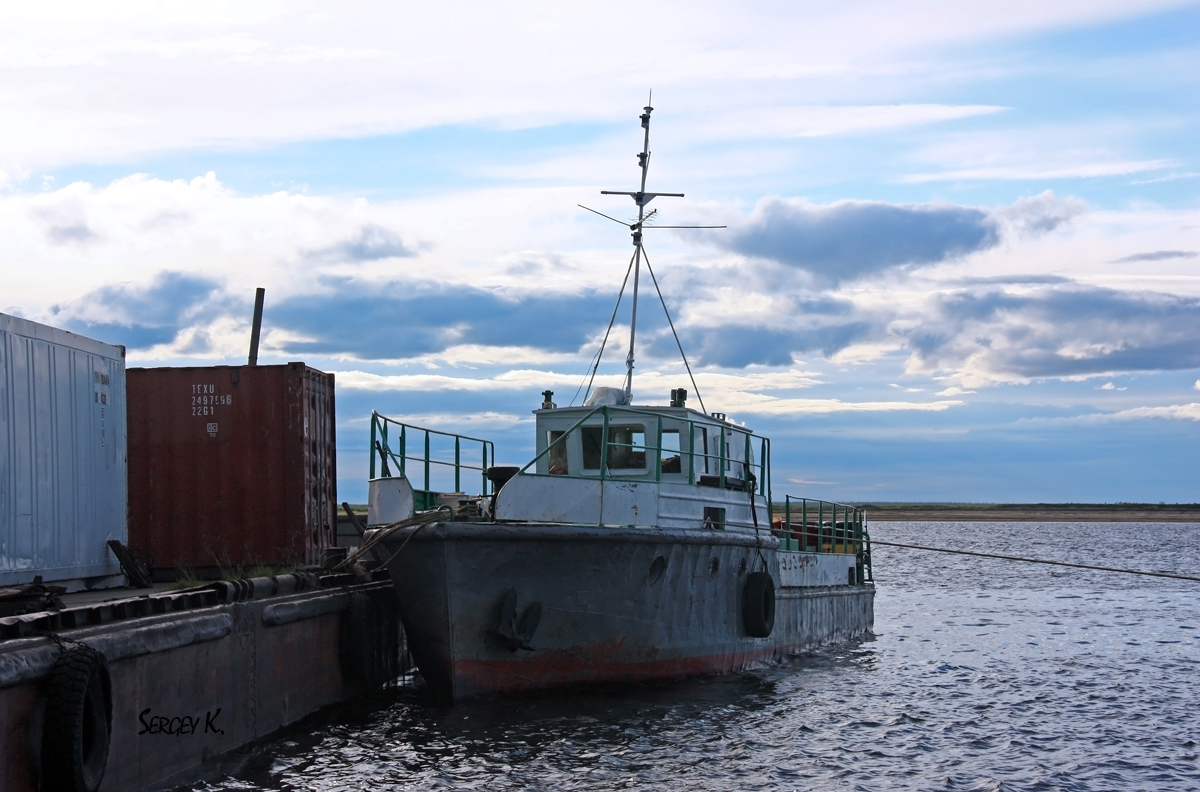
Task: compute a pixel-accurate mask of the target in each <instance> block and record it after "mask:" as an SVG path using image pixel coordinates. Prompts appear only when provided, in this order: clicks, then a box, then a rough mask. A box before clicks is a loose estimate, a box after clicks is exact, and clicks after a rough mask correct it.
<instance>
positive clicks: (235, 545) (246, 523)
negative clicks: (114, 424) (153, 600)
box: [126, 363, 337, 577]
mask: <svg viewBox="0 0 1200 792" xmlns="http://www.w3.org/2000/svg"><path fill="white" fill-rule="evenodd" d="M126 388H127V393H128V405H129V545H130V547H131V548H133V549H134V550H143V551H146V552H148V553H149V554H150V556H151V559H152V563H153V566H154V567H155V569H156V571H157V576H158V577H166V576H168V575H170V574H174V573H177V572H179V571H182V570H190V571H193V572H195V573H197V574H212V573H219V572H222V571H226V570H237V571H241V572H242V573H243V574H244V573H246V572H248V571H250V569H251V568H253V567H255V566H260V565H270V566H286V565H293V564H296V565H303V564H317V563H320V561H321V556H322V553H323V551H324V550H325V549H326V548H328V547H332V546H334V545H336V542H337V533H336V530H337V506H336V504H337V492H336V481H337V470H336V455H335V449H336V442H335V436H334V399H333V375H332V374H326V373H324V372H321V371H317V370H316V369H312V368H309V367H308V366H306V365H305V364H303V363H288V364H286V365H279V366H209V367H195V368H131V369H128V371H127V378H126Z"/></svg>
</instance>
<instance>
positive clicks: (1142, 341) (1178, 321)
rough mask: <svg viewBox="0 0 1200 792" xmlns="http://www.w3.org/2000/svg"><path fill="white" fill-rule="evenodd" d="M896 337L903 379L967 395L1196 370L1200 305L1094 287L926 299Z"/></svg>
mask: <svg viewBox="0 0 1200 792" xmlns="http://www.w3.org/2000/svg"><path fill="white" fill-rule="evenodd" d="M927 311H928V313H927V314H926V315H925V316H923V317H922V318H921V319H920V320H919V321H918V322H917V323H916V324H915V325H914V326H912V327H910V328H907V329H906V330H904V331H903V335H904V337H905V342H906V344H907V346H908V347H909V349H911V350H912V353H913V354H912V357H911V358H910V361H909V370H910V372H926V373H933V372H949V373H951V374H953V375H955V376H957V377H959V378H961V380H962V382H963V383H964V384H966V385H967V386H971V385H973V384H982V383H986V382H1003V381H1010V382H1011V381H1028V380H1030V379H1037V378H1048V377H1080V376H1085V377H1086V376H1095V375H1103V374H1110V373H1116V372H1130V371H1154V370H1180V369H1189V368H1200V345H1198V344H1197V343H1196V339H1197V338H1200V299H1198V298H1194V297H1179V296H1175V295H1167V294H1158V293H1150V292H1121V291H1116V290H1113V289H1105V288H1099V287H1091V286H1081V285H1075V284H1072V285H1069V286H1062V287H1053V286H1049V287H1045V288H1042V289H1039V290H1035V291H1031V292H1028V293H1021V294H1013V293H1009V292H1005V291H1002V290H989V289H984V290H979V291H970V290H965V291H960V292H955V293H952V294H942V295H939V296H937V297H935V298H933V300H932V302H931V304H930V305H929V306H928V307H927Z"/></svg>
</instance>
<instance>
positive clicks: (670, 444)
mask: <svg viewBox="0 0 1200 792" xmlns="http://www.w3.org/2000/svg"><path fill="white" fill-rule="evenodd" d="M659 451H660V453H661V454H662V472H663V473H682V472H683V455H682V453H681V452H680V448H679V430H678V429H663V433H662V443H661V446H660V448H659Z"/></svg>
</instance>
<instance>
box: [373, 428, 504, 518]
mask: <svg viewBox="0 0 1200 792" xmlns="http://www.w3.org/2000/svg"><path fill="white" fill-rule="evenodd" d="M392 430H395V432H394V433H393V431H392ZM410 433H413V434H418V437H417V438H416V439H417V443H418V445H419V446H420V448H421V452H420V453H419V454H410V453H409V434H410ZM435 437H437V438H446V439H447V443H448V442H449V441H453V449H454V450H453V454H454V458H453V461H450V460H446V459H437V458H435V454H434V453H433V442H432V441H433V438H435ZM392 441H395V443H396V445H397V446H398V448H397V449H396V450H393V449H392V447H391V445H390V443H391V442H392ZM476 444H477V445H476ZM464 446H466V447H465V448H464ZM476 447H477V448H478V458H479V460H480V463H479V464H478V465H475V464H471V461H463V454H464V452H467V453H468V455H469V456H472V457H473V456H474V453H473V452H474V450H475V448H476ZM439 450H441V449H439ZM445 450H446V453H449V448H448V447H447V448H446V449H445ZM377 459H379V460H380V461H381V463H382V464H381V466H380V467H381V468H382V469H383V470H385V471H387V475H400V476H404V477H405V478H407V479H408V480H409V481H411V482H414V483H415V480H414V478H413V477H412V476H411V475H409V473H408V463H409V462H415V463H419V464H420V466H421V473H422V486H421V488H420V489H417V487H415V486H414V487H413V493H414V495H415V496H416V504H415V506H416V508H417V509H418V510H421V509H431V508H433V507H434V506H435V505H436V501H437V495H438V493H437V492H434V491H433V489H432V485H431V473H432V471H433V469H434V466H439V467H440V468H452V469H453V471H454V490H453V491H454V492H462V491H463V488H462V479H463V472H464V471H477V472H478V474H479V479H480V490H479V491H480V493H481V494H483V495H488V494H489V492H488V478H487V469H488V466H489V465H490V464H492V463H494V462H495V459H496V446H495V444H494V443H492V441H490V440H482V439H480V438H478V437H468V436H467V435H460V434H454V433H453V432H439V431H438V430H436V429H426V428H424V427H421V426H414V425H412V424H406V423H403V422H401V421H397V420H395V419H392V418H388V417H387V416H386V415H380V414H379V413H377V412H375V411H372V412H371V471H370V473H371V478H375V477H376V475H375V471H376V460H377ZM388 460H391V461H392V462H393V463H394V464H395V466H396V470H395V471H392V469H391V466H390V465H388V464H387V463H388ZM469 475H471V474H469Z"/></svg>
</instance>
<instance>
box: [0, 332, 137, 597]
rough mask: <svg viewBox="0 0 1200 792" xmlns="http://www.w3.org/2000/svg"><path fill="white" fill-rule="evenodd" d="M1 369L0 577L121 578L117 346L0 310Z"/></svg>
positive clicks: (76, 582) (121, 396)
mask: <svg viewBox="0 0 1200 792" xmlns="http://www.w3.org/2000/svg"><path fill="white" fill-rule="evenodd" d="M0 368H2V369H3V371H4V374H3V376H2V377H0V585H12V584H17V583H26V582H28V581H31V580H33V579H34V577H35V576H36V575H41V576H42V579H43V580H44V581H46V582H50V581H63V582H65V583H66V585H68V587H69V588H78V587H81V586H84V585H86V586H87V587H89V588H90V587H92V586H95V585H107V584H109V583H117V584H119V583H120V580H119V579H115V578H113V579H112V580H105V578H111V577H112V576H114V575H119V574H120V572H121V568H120V565H119V564H118V563H117V561H116V559H115V558H114V557H113V555H112V552H111V551H110V550H109V549H108V545H107V542H108V540H109V539H119V540H121V541H122V542H125V541H126V540H127V536H128V526H127V519H126V514H127V511H128V497H127V492H128V483H127V478H126V459H125V449H126V431H125V427H126V425H125V350H124V348H123V347H119V346H113V345H112V344H105V343H102V342H100V341H96V340H94V339H91V338H86V337H84V336H81V335H76V334H75V333H71V332H68V331H66V330H62V329H59V328H56V327H49V326H47V325H43V324H38V323H37V322H31V321H29V320H27V319H19V318H17V317H14V316H8V315H5V314H0ZM61 584H62V583H60V585H61Z"/></svg>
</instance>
